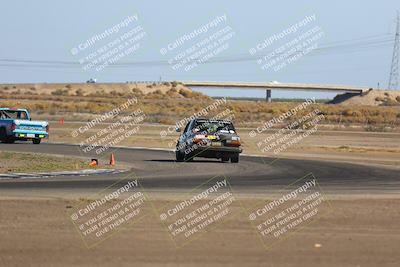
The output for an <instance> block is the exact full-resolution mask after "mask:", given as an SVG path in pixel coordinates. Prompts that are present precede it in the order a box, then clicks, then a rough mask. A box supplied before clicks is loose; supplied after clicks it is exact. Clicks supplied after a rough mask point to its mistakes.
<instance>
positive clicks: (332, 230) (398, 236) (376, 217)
mask: <svg viewBox="0 0 400 267" xmlns="http://www.w3.org/2000/svg"><path fill="white" fill-rule="evenodd" d="M157 201H158V202H159V201H161V200H157ZM157 201H155V203H157ZM164 201H165V200H163V202H164ZM239 203H240V204H239ZM330 203H331V212H329V213H327V214H325V215H323V216H320V217H319V218H316V219H315V220H313V221H311V222H310V223H309V224H307V225H305V226H304V227H303V228H302V229H300V230H298V231H297V232H295V233H293V234H292V235H291V236H289V237H288V238H286V239H285V240H280V241H279V242H276V243H274V244H273V246H272V248H270V249H267V250H266V249H265V247H264V246H263V243H262V242H261V241H260V239H259V237H258V236H257V233H256V232H255V231H254V229H253V228H252V227H251V225H250V224H249V222H248V220H247V219H246V216H244V214H242V215H240V216H237V217H236V218H235V219H233V220H231V221H228V222H226V223H224V224H223V225H219V226H217V228H215V229H213V230H211V231H209V232H206V233H204V234H203V235H202V236H201V237H200V238H198V239H197V240H195V242H191V243H189V244H187V245H185V246H183V247H182V248H176V246H175V245H174V242H173V241H172V240H171V238H170V236H169V234H168V233H167V232H166V230H165V229H164V228H163V227H162V226H161V224H160V222H159V220H158V218H157V217H156V215H155V214H154V213H151V212H147V211H146V212H147V213H146V216H145V217H144V218H143V219H142V220H141V221H139V222H135V223H134V224H132V225H129V226H127V227H125V228H124V229H123V230H122V231H120V232H118V233H116V234H115V235H113V236H112V237H111V238H109V239H107V240H105V241H104V242H101V243H100V244H98V245H96V246H95V247H93V248H92V249H87V248H86V247H85V245H84V244H83V242H82V240H81V239H80V237H79V233H78V232H77V230H76V229H74V227H73V225H72V223H71V221H70V220H69V218H68V217H67V212H68V211H69V210H70V209H73V208H74V206H75V205H76V204H77V201H74V200H63V199H47V200H43V199H42V200H40V199H4V198H3V199H2V200H1V205H0V214H1V228H0V235H1V242H0V252H1V253H0V265H1V266H71V265H73V266H110V265H118V266H205V265H207V266H208V265H212V266H398V262H399V261H400V255H399V253H398V251H399V249H400V228H399V226H398V222H399V220H400V209H399V204H400V200H399V199H381V200H371V199H341V200H338V199H335V200H330ZM252 204H254V200H249V199H239V200H238V202H235V203H234V209H237V210H241V209H242V208H241V206H240V205H252Z"/></svg>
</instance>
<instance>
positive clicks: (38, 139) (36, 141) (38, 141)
mask: <svg viewBox="0 0 400 267" xmlns="http://www.w3.org/2000/svg"><path fill="white" fill-rule="evenodd" d="M41 140H42V139H40V138H35V139H33V140H32V143H34V144H35V145H38V144H40V141H41Z"/></svg>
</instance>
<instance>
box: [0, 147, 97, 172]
mask: <svg viewBox="0 0 400 267" xmlns="http://www.w3.org/2000/svg"><path fill="white" fill-rule="evenodd" d="M27 162H29V164H27ZM89 168H90V167H89V165H88V162H86V161H84V160H81V159H74V158H71V157H60V156H49V155H45V154H36V153H35V154H33V153H17V152H4V151H0V173H7V172H11V173H19V172H48V171H68V170H82V169H89Z"/></svg>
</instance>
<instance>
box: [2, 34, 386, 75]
mask: <svg viewBox="0 0 400 267" xmlns="http://www.w3.org/2000/svg"><path fill="white" fill-rule="evenodd" d="M387 36H388V35H387V34H383V35H372V36H366V37H361V38H355V39H350V40H341V41H335V42H330V43H325V44H324V46H321V47H319V48H316V49H314V50H313V52H312V53H311V54H310V56H311V55H314V56H319V55H328V54H337V53H345V54H348V53H358V52H360V51H365V50H369V49H375V48H377V47H380V46H385V45H391V44H392V43H393V38H388V37H387ZM269 52H272V51H267V52H265V53H264V54H263V55H261V54H260V55H255V56H250V55H249V54H247V53H246V54H240V55H235V56H220V57H215V58H212V59H210V60H209V61H207V62H205V63H232V62H244V61H254V60H257V59H259V58H262V57H265V56H266V55H268V53H269ZM302 52H303V51H296V52H294V53H293V55H296V54H297V53H302ZM280 54H282V53H276V55H275V57H278V56H279V55H280ZM163 65H169V63H168V61H167V60H149V61H136V62H119V63H115V64H112V65H110V66H109V67H116V68H121V67H132V66H142V67H151V66H163ZM77 66H81V64H80V63H79V62H76V61H62V60H57V61H54V60H32V59H0V67H22V68H24V67H28V68H29V67H35V68H75V67H77Z"/></svg>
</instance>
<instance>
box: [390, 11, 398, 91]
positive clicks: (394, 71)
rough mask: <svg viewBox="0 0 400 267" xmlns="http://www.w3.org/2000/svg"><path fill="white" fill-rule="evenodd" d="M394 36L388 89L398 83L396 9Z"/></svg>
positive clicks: (391, 88)
mask: <svg viewBox="0 0 400 267" xmlns="http://www.w3.org/2000/svg"><path fill="white" fill-rule="evenodd" d="M396 25H397V26H396V37H395V40H394V48H393V56H392V67H391V69H390V78H389V86H388V88H389V89H390V90H395V89H397V88H398V85H399V50H400V16H399V11H397V23H396Z"/></svg>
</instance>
